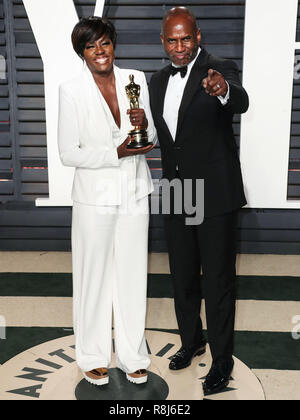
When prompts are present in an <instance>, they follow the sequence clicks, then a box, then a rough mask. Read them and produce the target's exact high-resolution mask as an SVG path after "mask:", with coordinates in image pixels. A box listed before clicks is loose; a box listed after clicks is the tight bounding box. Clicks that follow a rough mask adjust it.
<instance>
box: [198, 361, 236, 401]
mask: <svg viewBox="0 0 300 420" xmlns="http://www.w3.org/2000/svg"><path fill="white" fill-rule="evenodd" d="M233 366H234V362H233V360H232V359H229V360H223V361H219V362H214V363H213V364H212V367H211V369H210V371H209V373H208V375H207V377H206V379H205V382H204V384H203V391H204V395H211V394H217V393H218V392H220V391H222V390H223V389H225V388H226V387H227V385H228V384H229V380H230V376H231V373H232V370H233Z"/></svg>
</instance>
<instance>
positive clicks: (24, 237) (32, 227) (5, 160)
mask: <svg viewBox="0 0 300 420" xmlns="http://www.w3.org/2000/svg"><path fill="white" fill-rule="evenodd" d="M41 1H42V0H41ZM74 3H75V5H76V8H77V11H78V16H79V17H81V16H89V15H92V14H93V11H94V5H95V0H75V1H74ZM182 4H184V5H186V6H189V7H191V9H192V10H193V11H194V13H195V15H196V16H197V18H198V22H199V27H200V28H201V30H202V34H203V46H204V47H205V48H206V49H208V50H209V52H211V53H212V54H215V55H219V56H222V57H226V58H231V59H234V60H235V61H236V62H237V64H238V66H239V68H240V72H241V77H242V69H243V60H242V58H243V38H244V16H245V1H242V0H198V1H196V0H195V1H186V2H182V1H167V0H165V1H159V0H111V1H109V2H108V1H107V2H106V8H105V13H106V15H107V16H108V18H110V19H111V20H112V21H113V22H114V23H115V26H116V28H117V31H118V35H119V38H118V47H117V51H116V55H117V64H118V65H119V66H120V67H124V68H126V67H127V68H137V69H140V70H143V71H145V73H146V76H147V79H148V80H149V78H150V77H151V75H152V74H153V72H154V71H157V70H159V69H161V68H162V67H164V66H165V65H166V64H167V63H168V61H167V59H166V57H165V54H164V52H163V49H162V46H161V44H160V39H159V33H160V27H161V20H162V17H163V15H164V13H165V11H166V10H167V9H168V8H170V7H171V6H174V5H182ZM299 34H300V31H299ZM299 34H298V36H297V37H298V39H299ZM0 54H1V55H3V56H5V58H6V61H7V78H6V80H0V250H69V249H70V224H71V209H70V208H35V205H34V200H35V199H36V198H38V197H47V194H48V172H47V147H46V125H45V101H44V84H43V83H44V77H43V63H42V60H41V57H40V54H39V51H38V49H37V46H36V42H35V39H34V36H33V33H32V30H31V27H30V23H29V21H28V18H27V16H26V12H25V9H24V6H23V3H22V0H2V1H1V0H0ZM293 101H294V102H293V126H292V137H291V153H290V171H289V187H288V194H289V197H290V198H298V199H299V198H300V172H299V169H300V164H299V161H300V112H299V111H300V83H299V81H295V89H294V99H293ZM234 131H235V134H236V141H237V146H239V134H240V123H239V118H238V117H237V118H235V121H234ZM270 153H272V151H270ZM148 163H149V166H150V168H151V171H152V176H153V178H154V179H158V178H160V176H161V162H160V150H159V145H158V147H157V148H156V149H154V150H153V152H152V154H151V155H150V156H149V158H148ZM266 165H267V157H266ZM238 243H239V251H240V252H243V253H292V254H298V253H300V210H299V211H298V210H294V211H287V210H285V211H284V210H259V209H257V210H245V209H244V210H242V211H241V212H240V221H239V242H238ZM150 249H151V250H152V251H165V250H166V245H165V240H164V231H163V220H162V217H161V216H152V218H151V226H150Z"/></svg>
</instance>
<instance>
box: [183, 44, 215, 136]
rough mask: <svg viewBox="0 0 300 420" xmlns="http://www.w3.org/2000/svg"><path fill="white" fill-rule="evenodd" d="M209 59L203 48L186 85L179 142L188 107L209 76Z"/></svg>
mask: <svg viewBox="0 0 300 420" xmlns="http://www.w3.org/2000/svg"><path fill="white" fill-rule="evenodd" d="M208 57H209V54H208V52H207V51H206V50H204V49H203V48H202V49H201V52H200V54H199V57H198V58H197V60H196V62H195V64H194V66H193V68H192V70H191V73H190V77H189V80H188V82H187V84H186V87H185V90H184V93H183V97H182V101H181V105H180V108H179V113H178V125H177V132H176V140H175V141H177V139H178V135H179V132H180V129H181V127H182V123H183V120H184V116H185V113H186V112H187V110H188V107H189V105H190V103H191V101H192V99H193V97H194V95H195V94H196V92H197V91H198V90H199V87H200V86H199V85H200V83H201V82H202V80H203V79H204V77H205V76H207V72H208V69H207V62H208Z"/></svg>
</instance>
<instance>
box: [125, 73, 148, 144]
mask: <svg viewBox="0 0 300 420" xmlns="http://www.w3.org/2000/svg"><path fill="white" fill-rule="evenodd" d="M129 80H130V83H129V85H128V86H126V94H127V96H128V99H129V102H130V109H139V107H140V105H139V97H140V93H141V87H140V85H137V84H135V83H134V75H132V74H131V75H130V76H129ZM128 135H129V136H130V137H131V139H132V140H131V142H130V143H129V144H128V146H127V148H128V149H140V148H142V147H146V146H149V145H151V144H153V143H151V142H149V140H148V135H147V131H146V130H143V129H142V128H141V127H134V129H133V130H131V131H129V133H128Z"/></svg>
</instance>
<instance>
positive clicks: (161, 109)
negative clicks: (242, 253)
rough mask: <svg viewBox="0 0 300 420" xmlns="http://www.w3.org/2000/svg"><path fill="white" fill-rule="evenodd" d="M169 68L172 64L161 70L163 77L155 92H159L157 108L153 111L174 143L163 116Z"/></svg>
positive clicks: (172, 142)
mask: <svg viewBox="0 0 300 420" xmlns="http://www.w3.org/2000/svg"><path fill="white" fill-rule="evenodd" d="M169 68H170V66H167V67H165V68H164V69H163V70H162V72H161V77H160V79H159V86H158V89H157V93H155V94H157V97H156V98H157V99H156V101H157V102H156V106H155V108H154V109H152V113H153V114H155V115H156V116H157V118H158V119H159V122H160V126H161V129H162V130H164V131H165V135H166V137H167V138H168V140H169V142H170V143H171V144H174V140H173V138H172V135H171V133H170V131H169V128H168V126H167V124H166V122H165V120H164V117H163V114H164V103H165V96H166V91H167V87H168V82H169V77H170V71H169Z"/></svg>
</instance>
